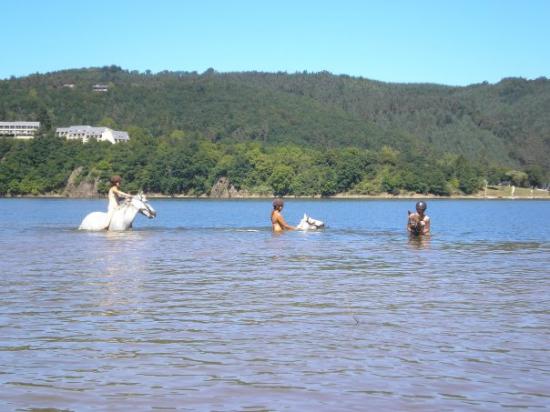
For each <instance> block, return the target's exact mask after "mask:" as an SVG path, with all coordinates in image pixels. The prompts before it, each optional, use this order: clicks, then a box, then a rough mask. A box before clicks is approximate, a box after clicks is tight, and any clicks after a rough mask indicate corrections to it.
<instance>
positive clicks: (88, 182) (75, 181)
mask: <svg viewBox="0 0 550 412" xmlns="http://www.w3.org/2000/svg"><path fill="white" fill-rule="evenodd" d="M81 174H82V167H78V168H76V169H75V170H73V172H72V173H71V175H70V176H69V180H68V181H67V185H66V186H65V190H64V191H63V196H65V197H98V196H99V192H98V190H97V186H98V183H99V178H97V177H96V178H92V177H90V176H86V177H82V176H81Z"/></svg>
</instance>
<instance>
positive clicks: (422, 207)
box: [416, 201, 428, 213]
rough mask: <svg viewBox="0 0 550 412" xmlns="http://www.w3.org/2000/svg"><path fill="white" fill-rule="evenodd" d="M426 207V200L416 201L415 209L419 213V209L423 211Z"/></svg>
mask: <svg viewBox="0 0 550 412" xmlns="http://www.w3.org/2000/svg"><path fill="white" fill-rule="evenodd" d="M427 208H428V205H427V204H426V202H422V201H421V202H418V203H416V211H417V212H419V213H420V211H422V212H424V211H425V210H426V209H427Z"/></svg>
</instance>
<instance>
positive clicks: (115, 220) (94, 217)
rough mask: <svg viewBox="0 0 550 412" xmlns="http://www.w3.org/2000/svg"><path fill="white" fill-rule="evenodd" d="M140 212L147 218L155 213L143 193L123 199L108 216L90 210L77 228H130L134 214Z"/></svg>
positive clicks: (112, 229) (96, 229) (150, 217)
mask: <svg viewBox="0 0 550 412" xmlns="http://www.w3.org/2000/svg"><path fill="white" fill-rule="evenodd" d="M138 213H141V214H142V215H144V216H147V217H148V218H149V219H152V218H154V217H155V216H156V215H157V212H155V209H153V207H152V206H151V205H150V204H149V203H148V202H147V198H146V197H145V195H144V194H143V193H139V194H137V195H136V196H132V198H131V199H129V200H127V201H125V202H124V203H123V204H121V205H120V206H119V207H117V208H116V209H115V210H114V211H113V212H112V216H109V214H108V213H105V212H92V213H90V214H88V215H87V216H86V217H85V218H84V220H83V221H82V223H81V224H80V227H79V228H78V229H79V230H94V231H98V230H111V231H121V230H128V229H131V228H132V223H133V222H134V219H135V218H136V215H137V214H138Z"/></svg>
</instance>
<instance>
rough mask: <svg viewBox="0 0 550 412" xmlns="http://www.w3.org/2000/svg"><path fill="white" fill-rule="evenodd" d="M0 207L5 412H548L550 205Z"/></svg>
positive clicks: (0, 387) (0, 374)
mask: <svg viewBox="0 0 550 412" xmlns="http://www.w3.org/2000/svg"><path fill="white" fill-rule="evenodd" d="M151 204H152V205H153V206H154V207H155V209H156V210H157V212H158V217H157V218H156V219H154V220H147V219H146V218H145V217H143V216H138V217H137V219H136V221H135V225H134V230H133V231H130V232H125V233H86V232H80V231H78V230H76V228H77V227H78V225H79V223H80V221H81V219H82V218H83V217H84V216H85V214H86V213H88V212H91V211H94V210H102V209H106V206H107V203H106V201H105V200H44V199H42V200H34V199H28V200H25V199H0V253H1V259H0V410H2V411H4V410H32V409H34V408H36V409H40V408H44V409H45V408H55V409H59V410H78V411H97V410H108V411H128V410H153V409H162V410H165V409H166V410H172V409H178V410H190V411H218V410H219V411H222V410H223V411H228V410H229V411H242V410H245V411H264V410H277V411H280V410H288V411H365V410H373V411H384V410H408V411H415V410H418V411H448V410H457V411H477V410H484V411H494V410H518V409H522V408H525V409H531V408H533V409H536V410H539V409H541V408H542V409H545V408H550V202H548V201H520V200H515V201H460V200H452V201H446V200H440V201H429V202H428V214H429V215H430V216H431V218H432V231H433V236H432V238H431V239H429V240H425V241H418V240H410V239H409V238H408V236H407V235H406V232H405V229H404V227H405V222H406V212H407V209H411V210H412V209H414V204H415V202H414V201H397V200H395V201H348V200H334V201H327V200H311V201H305V200H288V201H287V202H286V207H285V210H284V214H285V217H286V218H287V220H288V221H289V223H291V224H296V223H298V221H299V219H300V217H301V215H302V214H303V213H304V212H308V213H309V214H310V215H311V216H313V217H315V218H317V219H322V220H324V221H325V222H326V223H327V224H328V228H327V229H326V230H324V231H321V232H309V233H302V232H291V233H284V234H282V235H274V234H272V233H271V231H270V227H269V213H270V210H271V202H270V201H269V200H258V201H256V200H255V201H211V200H152V201H151Z"/></svg>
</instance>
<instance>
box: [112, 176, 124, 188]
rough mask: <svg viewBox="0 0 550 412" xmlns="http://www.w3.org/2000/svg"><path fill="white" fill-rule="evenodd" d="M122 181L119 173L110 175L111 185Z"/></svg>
mask: <svg viewBox="0 0 550 412" xmlns="http://www.w3.org/2000/svg"><path fill="white" fill-rule="evenodd" d="M121 181H122V177H120V176H119V175H114V176H112V177H111V185H113V186H114V185H116V184H117V183H120V182H121Z"/></svg>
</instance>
